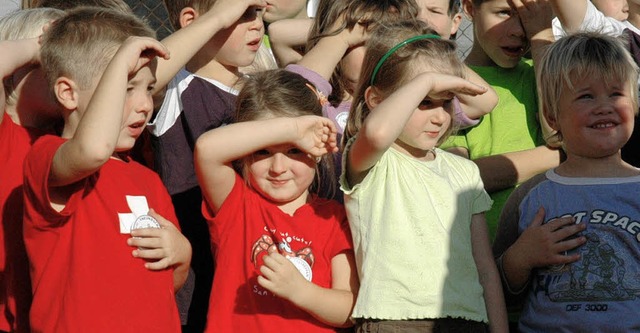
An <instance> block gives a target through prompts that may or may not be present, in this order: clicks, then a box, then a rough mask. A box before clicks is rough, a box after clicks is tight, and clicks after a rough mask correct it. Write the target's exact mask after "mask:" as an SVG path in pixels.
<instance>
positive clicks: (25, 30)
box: [0, 8, 65, 105]
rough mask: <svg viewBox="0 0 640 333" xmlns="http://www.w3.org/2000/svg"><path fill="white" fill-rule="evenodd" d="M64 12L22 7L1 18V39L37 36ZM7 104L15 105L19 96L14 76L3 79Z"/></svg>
mask: <svg viewBox="0 0 640 333" xmlns="http://www.w3.org/2000/svg"><path fill="white" fill-rule="evenodd" d="M64 14H65V13H64V12H63V11H61V10H59V9H54V8H34V9H22V10H17V11H15V12H12V13H10V14H8V15H6V16H3V17H2V18H0V40H18V39H27V38H36V37H38V36H40V35H41V34H42V28H43V27H44V26H45V25H46V24H48V23H49V22H51V21H53V20H57V19H59V18H61V17H62V16H64ZM3 84H4V91H5V97H6V104H7V105H15V104H16V103H17V100H18V96H17V94H16V92H15V85H16V83H15V82H13V76H9V77H7V78H6V79H5V80H3Z"/></svg>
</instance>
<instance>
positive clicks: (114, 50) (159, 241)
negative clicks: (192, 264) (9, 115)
mask: <svg viewBox="0 0 640 333" xmlns="http://www.w3.org/2000/svg"><path fill="white" fill-rule="evenodd" d="M154 35H155V34H154V33H153V31H151V30H150V28H149V27H148V26H147V25H145V24H144V23H143V22H142V21H141V20H139V19H137V18H136V17H134V16H133V15H128V14H123V13H119V12H116V11H113V10H105V9H98V8H80V9H76V10H73V11H70V12H69V13H68V14H67V16H65V17H64V18H62V19H60V20H58V21H56V22H54V23H53V24H52V25H51V27H50V28H49V29H48V30H47V32H46V33H45V35H44V37H43V42H42V44H43V46H42V53H41V54H42V64H43V68H45V71H46V78H47V81H48V83H49V85H50V87H51V90H52V92H53V95H54V96H55V98H56V99H57V101H58V103H59V105H60V107H61V110H62V111H61V112H62V117H63V118H64V127H63V130H62V134H61V137H58V136H52V135H45V136H43V137H41V138H40V139H39V140H38V141H37V142H36V143H35V144H34V146H33V148H32V149H31V151H30V152H29V154H28V155H27V157H26V159H25V162H24V165H25V174H24V200H25V211H24V212H25V213H24V217H25V218H24V224H25V226H24V237H25V245H26V248H27V253H28V256H29V260H30V263H31V277H32V290H33V303H32V308H31V313H30V323H31V329H32V330H33V331H35V332H179V331H180V321H179V318H178V311H177V308H176V303H175V298H174V292H175V290H177V289H179V287H180V286H181V285H182V284H183V283H184V281H185V279H186V274H187V271H188V267H189V261H190V258H191V248H190V246H189V243H188V241H187V240H186V238H185V237H184V236H182V234H180V231H179V230H178V229H177V228H176V227H175V226H174V224H173V222H175V221H176V217H175V214H174V211H173V206H172V204H171V201H170V197H169V195H168V193H167V191H166V189H165V188H164V186H163V185H162V182H161V181H160V179H159V178H158V177H157V175H156V174H155V173H153V172H152V171H151V170H149V169H147V168H145V167H143V166H141V165H140V164H138V163H136V162H135V161H133V160H132V159H131V158H130V157H129V156H128V155H127V151H128V150H130V149H131V148H132V147H133V145H134V143H135V141H136V139H137V138H138V136H139V135H140V134H141V133H142V131H143V130H144V127H145V124H146V123H147V122H148V120H149V118H150V117H151V112H152V110H153V101H152V97H151V93H150V92H151V91H152V90H153V88H154V84H155V81H156V79H155V77H154V69H155V60H154V58H155V56H156V54H157V55H160V56H162V57H165V58H166V57H168V53H167V51H166V49H165V48H164V46H163V45H162V44H161V43H159V42H158V41H156V40H155V39H154ZM130 36H135V37H130ZM156 212H157V213H156ZM165 218H166V219H165ZM170 221H173V222H170ZM52 305H53V306H52ZM149 305H152V306H151V307H150V306H149Z"/></svg>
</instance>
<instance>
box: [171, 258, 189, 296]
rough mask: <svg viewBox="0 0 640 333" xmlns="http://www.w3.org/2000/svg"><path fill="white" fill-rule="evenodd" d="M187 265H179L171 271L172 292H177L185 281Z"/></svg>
mask: <svg viewBox="0 0 640 333" xmlns="http://www.w3.org/2000/svg"><path fill="white" fill-rule="evenodd" d="M189 266H190V265H189V263H188V262H186V263H180V264H178V265H176V266H175V267H174V269H173V291H174V292H178V290H180V288H182V286H184V283H185V282H186V281H187V276H188V275H189Z"/></svg>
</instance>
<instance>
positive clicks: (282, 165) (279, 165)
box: [269, 153, 287, 174]
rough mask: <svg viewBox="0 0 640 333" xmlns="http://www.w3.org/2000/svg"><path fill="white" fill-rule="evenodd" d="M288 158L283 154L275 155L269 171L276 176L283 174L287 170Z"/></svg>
mask: <svg viewBox="0 0 640 333" xmlns="http://www.w3.org/2000/svg"><path fill="white" fill-rule="evenodd" d="M286 159H287V157H286V156H285V155H284V154H282V153H275V154H273V156H272V157H271V167H270V168H269V170H270V171H271V172H273V173H275V174H281V173H283V172H285V171H286V170H287V161H286Z"/></svg>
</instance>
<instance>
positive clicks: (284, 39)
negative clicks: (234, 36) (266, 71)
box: [265, 0, 462, 67]
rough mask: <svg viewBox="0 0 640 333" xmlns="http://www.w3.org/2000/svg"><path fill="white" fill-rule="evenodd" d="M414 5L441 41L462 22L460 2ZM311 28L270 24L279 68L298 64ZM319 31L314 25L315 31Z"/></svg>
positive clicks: (293, 22)
mask: <svg viewBox="0 0 640 333" xmlns="http://www.w3.org/2000/svg"><path fill="white" fill-rule="evenodd" d="M415 2H416V5H417V6H418V9H419V13H418V15H415V16H414V17H418V18H419V19H420V20H422V21H424V22H427V23H429V24H430V25H431V26H432V27H433V28H434V29H435V30H436V32H437V33H438V34H439V35H440V36H442V37H444V38H449V37H454V36H455V34H456V32H457V31H458V27H460V23H461V22H462V15H461V14H460V0H418V1H415ZM335 5H336V4H335V3H332V2H331V1H326V2H325V3H323V5H322V8H323V9H322V10H320V15H326V14H324V13H325V12H327V9H328V8H330V7H331V6H335ZM343 6H344V5H343ZM330 12H331V13H333V14H332V15H335V14H341V13H342V10H340V9H339V8H336V10H335V11H330ZM320 17H322V16H320ZM320 19H321V18H320ZM265 20H266V19H265ZM317 22H318V21H316V23H317ZM327 22H330V23H331V22H335V20H327ZM312 25H314V21H313V20H310V19H288V20H281V21H278V22H274V23H273V24H270V25H269V36H270V38H271V44H272V46H273V51H274V54H275V55H276V58H277V59H278V63H279V64H280V65H281V66H283V67H284V66H285V65H288V64H292V63H297V62H299V61H300V59H302V56H303V55H304V52H303V51H304V48H301V47H300V46H304V44H305V43H306V42H307V35H308V34H309V30H310V28H311V26H312ZM318 28H319V27H318V26H317V25H316V26H315V28H314V29H318ZM316 33H317V32H316Z"/></svg>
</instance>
